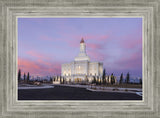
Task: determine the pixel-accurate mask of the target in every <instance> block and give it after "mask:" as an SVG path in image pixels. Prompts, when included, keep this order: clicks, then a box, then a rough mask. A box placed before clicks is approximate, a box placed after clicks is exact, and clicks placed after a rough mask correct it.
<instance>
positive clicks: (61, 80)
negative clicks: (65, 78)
mask: <svg viewBox="0 0 160 118" xmlns="http://www.w3.org/2000/svg"><path fill="white" fill-rule="evenodd" d="M60 84H62V78H61V76H60Z"/></svg>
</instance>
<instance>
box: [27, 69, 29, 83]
mask: <svg viewBox="0 0 160 118" xmlns="http://www.w3.org/2000/svg"><path fill="white" fill-rule="evenodd" d="M28 82H29V72H28V74H27V83H28Z"/></svg>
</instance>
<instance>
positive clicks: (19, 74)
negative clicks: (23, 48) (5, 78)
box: [18, 69, 21, 82]
mask: <svg viewBox="0 0 160 118" xmlns="http://www.w3.org/2000/svg"><path fill="white" fill-rule="evenodd" d="M20 80H21V70H20V69H19V71H18V82H20Z"/></svg>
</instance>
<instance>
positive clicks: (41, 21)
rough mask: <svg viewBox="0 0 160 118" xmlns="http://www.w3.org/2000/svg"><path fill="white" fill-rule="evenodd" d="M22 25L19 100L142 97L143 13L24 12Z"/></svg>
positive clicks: (124, 98) (20, 24) (139, 98)
mask: <svg viewBox="0 0 160 118" xmlns="http://www.w3.org/2000/svg"><path fill="white" fill-rule="evenodd" d="M17 25H18V100H141V101H142V96H143V94H142V31H143V18H142V17H134V18H132V17H128V18H127V17H121V18H118V17H114V18H109V17H108V18H105V17H96V18H94V17H92V18H87V17H81V18H77V17H65V18H58V17H57V18H51V17H45V18H43V17H39V18H36V17H34V18H31V17H25V18H23V17H20V18H19V17H18V18H17ZM124 25H126V26H124ZM34 31H36V32H34ZM29 34H31V35H29ZM73 57H74V59H73ZM35 89H36V90H35Z"/></svg>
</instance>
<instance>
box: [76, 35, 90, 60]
mask: <svg viewBox="0 0 160 118" xmlns="http://www.w3.org/2000/svg"><path fill="white" fill-rule="evenodd" d="M84 60H87V61H90V58H89V57H88V56H87V54H86V44H85V42H84V39H83V38H82V39H81V41H80V52H79V54H78V56H77V57H76V58H75V61H84Z"/></svg>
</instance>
